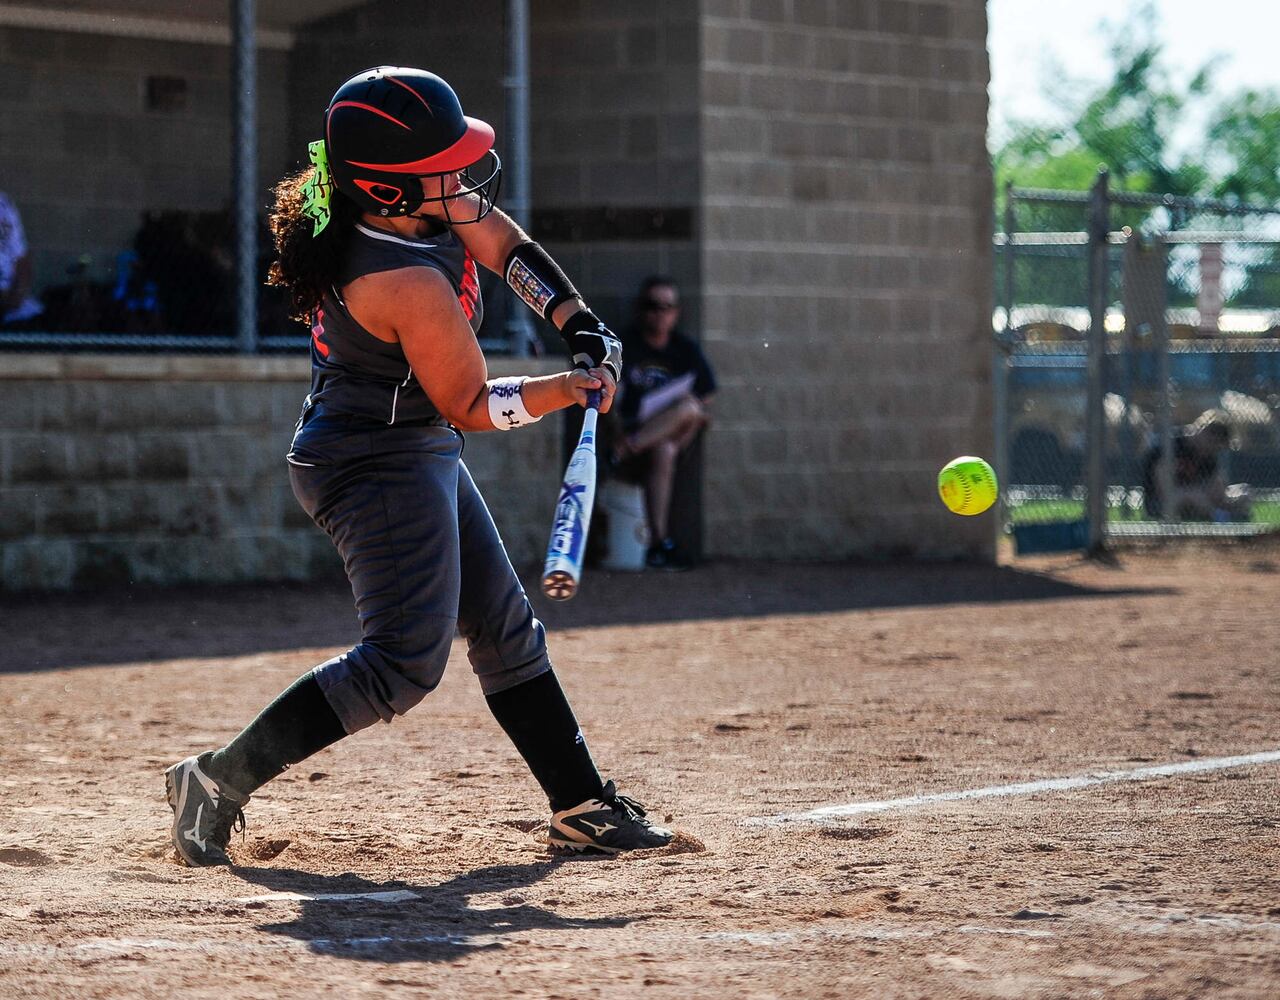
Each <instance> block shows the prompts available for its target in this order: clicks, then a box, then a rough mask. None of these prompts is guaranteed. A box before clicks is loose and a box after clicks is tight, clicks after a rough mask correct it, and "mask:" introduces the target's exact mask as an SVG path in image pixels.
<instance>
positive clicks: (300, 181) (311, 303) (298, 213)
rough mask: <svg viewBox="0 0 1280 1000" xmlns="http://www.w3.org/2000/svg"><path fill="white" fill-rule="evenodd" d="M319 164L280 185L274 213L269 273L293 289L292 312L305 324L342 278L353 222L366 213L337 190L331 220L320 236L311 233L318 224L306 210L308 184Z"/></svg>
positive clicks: (279, 284)
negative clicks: (343, 261) (342, 267)
mask: <svg viewBox="0 0 1280 1000" xmlns="http://www.w3.org/2000/svg"><path fill="white" fill-rule="evenodd" d="M314 169H315V168H314V167H311V166H307V167H305V168H304V169H302V170H299V171H298V172H297V173H293V174H289V175H287V176H286V177H285V178H284V179H283V180H281V181H280V183H278V184H277V185H276V186H275V188H274V189H273V191H272V193H273V194H274V195H275V207H274V208H272V210H271V218H270V226H271V237H272V242H273V243H274V244H275V251H276V259H275V260H274V261H272V263H271V270H270V271H268V272H267V284H268V285H274V286H276V287H278V288H283V289H286V290H287V291H288V293H289V300H290V306H291V309H292V312H291V313H290V316H291V318H293V319H296V320H300V321H301V322H303V323H309V322H311V315H312V313H314V312H315V310H316V309H317V308H318V307H319V305H320V300H321V299H322V298H324V293H325V289H327V288H328V287H329V286H330V285H332V284H333V283H334V281H335V280H336V279H337V277H338V268H339V267H340V266H341V264H342V258H343V256H344V255H345V254H346V250H347V244H348V243H349V242H350V241H351V234H352V232H353V227H354V225H355V222H356V220H357V219H359V218H360V207H359V206H358V205H357V204H356V203H355V202H354V201H352V200H351V199H350V198H348V197H347V196H346V195H345V194H343V193H342V192H341V191H336V190H335V191H334V192H333V199H332V201H331V203H330V211H331V212H332V216H331V217H330V219H329V224H328V225H327V226H326V227H325V229H324V231H323V232H322V233H320V235H319V236H314V237H313V236H312V235H311V232H312V229H313V228H314V224H313V223H312V221H311V219H310V218H308V217H307V216H305V215H303V214H302V203H303V201H304V199H303V196H302V188H303V186H304V185H305V184H306V183H307V181H309V180H310V179H311V172H312V171H313V170H314Z"/></svg>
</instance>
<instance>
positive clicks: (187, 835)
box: [182, 802, 206, 851]
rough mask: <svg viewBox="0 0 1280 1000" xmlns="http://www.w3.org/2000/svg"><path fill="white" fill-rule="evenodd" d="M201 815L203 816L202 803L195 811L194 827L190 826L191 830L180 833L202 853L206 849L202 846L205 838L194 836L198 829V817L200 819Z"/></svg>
mask: <svg viewBox="0 0 1280 1000" xmlns="http://www.w3.org/2000/svg"><path fill="white" fill-rule="evenodd" d="M203 815H204V803H203V802H201V803H200V805H199V807H198V808H197V809H196V821H195V825H194V826H192V827H191V829H189V830H183V831H182V835H183V836H184V837H185V838H186V839H187V840H189V841H191V843H193V844H195V845H196V846H197V847H199V848H200V850H202V851H203V850H205V849H206V848H205V846H204V841H205V838H204V837H197V836H196V831H197V830H199V829H200V817H201V816H203Z"/></svg>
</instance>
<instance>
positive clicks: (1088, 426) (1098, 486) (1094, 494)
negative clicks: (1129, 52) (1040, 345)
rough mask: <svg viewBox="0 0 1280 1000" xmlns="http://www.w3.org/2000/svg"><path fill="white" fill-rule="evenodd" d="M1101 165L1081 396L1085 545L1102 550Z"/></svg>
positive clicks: (1106, 224) (1092, 217) (1105, 277)
mask: <svg viewBox="0 0 1280 1000" xmlns="http://www.w3.org/2000/svg"><path fill="white" fill-rule="evenodd" d="M1108 179H1109V178H1108V173H1107V170H1106V168H1103V169H1102V170H1099V171H1098V179H1097V181H1095V182H1094V185H1093V191H1092V192H1091V197H1090V200H1089V357H1088V363H1087V366H1086V375H1087V379H1088V394H1087V396H1086V402H1085V499H1086V507H1085V511H1086V518H1087V521H1088V550H1089V552H1090V553H1098V552H1100V551H1102V548H1103V545H1104V543H1105V538H1106V516H1107V483H1106V449H1107V441H1106V419H1105V411H1104V406H1105V394H1106V378H1107V329H1106V321H1107V299H1108V298H1109V296H1110V289H1109V285H1110V280H1109V278H1110V264H1109V261H1108V259H1107V254H1108V247H1107V237H1108V235H1109V234H1110V232H1111V219H1110V198H1109V191H1108Z"/></svg>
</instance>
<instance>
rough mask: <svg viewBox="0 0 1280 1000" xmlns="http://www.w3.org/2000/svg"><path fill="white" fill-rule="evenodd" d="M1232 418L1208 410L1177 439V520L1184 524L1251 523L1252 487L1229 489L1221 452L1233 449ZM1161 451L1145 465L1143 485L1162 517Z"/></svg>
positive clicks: (1150, 508)
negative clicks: (1250, 497)
mask: <svg viewBox="0 0 1280 1000" xmlns="http://www.w3.org/2000/svg"><path fill="white" fill-rule="evenodd" d="M1233 443H1234V439H1233V435H1232V433H1231V419H1230V417H1228V416H1227V414H1226V413H1224V412H1223V411H1222V410H1205V411H1204V413H1202V414H1200V416H1199V417H1197V418H1196V420H1195V421H1194V422H1193V423H1190V424H1187V426H1185V427H1180V428H1178V429H1177V430H1175V431H1174V434H1173V469H1172V472H1171V479H1172V482H1173V496H1172V500H1173V503H1172V504H1171V505H1170V509H1171V511H1172V513H1173V517H1174V518H1175V519H1176V520H1180V521H1248V520H1249V518H1250V514H1251V506H1252V505H1251V503H1250V499H1249V487H1248V486H1246V485H1245V484H1243V483H1236V484H1234V485H1231V486H1228V485H1227V480H1226V474H1225V472H1224V471H1223V468H1222V461H1221V453H1222V452H1223V451H1226V450H1227V449H1229V448H1231V447H1232V446H1233ZM1160 456H1161V448H1160V445H1159V444H1156V445H1155V446H1154V447H1152V448H1151V449H1150V450H1149V451H1148V452H1147V457H1146V460H1145V461H1144V462H1143V466H1142V486H1143V494H1144V496H1145V506H1146V510H1147V513H1148V514H1149V515H1151V516H1152V517H1161V516H1162V515H1163V511H1164V510H1165V504H1164V498H1163V497H1162V496H1161V495H1160V475H1159V462H1160Z"/></svg>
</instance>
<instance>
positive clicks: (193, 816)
mask: <svg viewBox="0 0 1280 1000" xmlns="http://www.w3.org/2000/svg"><path fill="white" fill-rule="evenodd" d="M212 756H213V754H212V753H211V752H210V753H204V754H201V755H200V756H199V757H188V758H187V759H186V760H183V761H179V762H178V763H177V764H174V765H173V767H171V768H169V769H168V770H167V771H165V772H164V785H165V794H166V795H167V796H168V799H169V808H171V809H172V810H173V829H172V830H171V831H170V839H171V840H172V841H173V846H174V849H175V850H177V852H178V857H180V858H181V859H182V860H183V861H184V862H186V863H187V864H188V865H190V866H191V867H193V868H204V867H208V866H210V865H229V864H231V859H230V858H228V857H227V843H228V842H229V841H230V840H231V830H232V828H233V826H234V827H235V828H236V829H238V830H241V831H243V830H244V805H245V803H246V802H248V801H249V796H247V795H241V794H240V793H239V792H237V791H236V790H235V789H233V788H230V787H228V786H227V785H226V784H225V783H222V782H218V781H216V780H214V779H213V778H211V777H209V775H208V774H206V773H205V770H204V768H205V767H207V766H208V764H209V758H210V757H212Z"/></svg>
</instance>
